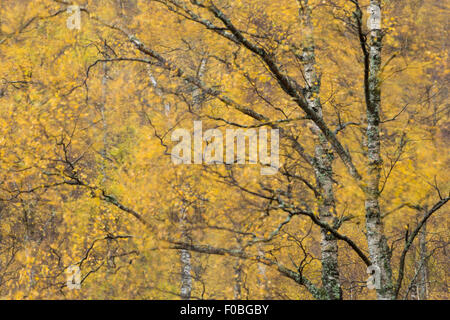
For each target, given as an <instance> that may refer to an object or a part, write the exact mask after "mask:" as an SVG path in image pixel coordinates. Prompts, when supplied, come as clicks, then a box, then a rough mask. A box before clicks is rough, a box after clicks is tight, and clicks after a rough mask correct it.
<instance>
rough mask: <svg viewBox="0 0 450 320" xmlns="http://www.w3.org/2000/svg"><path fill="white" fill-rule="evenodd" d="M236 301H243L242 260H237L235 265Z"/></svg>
mask: <svg viewBox="0 0 450 320" xmlns="http://www.w3.org/2000/svg"><path fill="white" fill-rule="evenodd" d="M233 270H234V288H233V289H234V299H235V300H240V299H242V262H241V259H236V263H235V265H234V268H233Z"/></svg>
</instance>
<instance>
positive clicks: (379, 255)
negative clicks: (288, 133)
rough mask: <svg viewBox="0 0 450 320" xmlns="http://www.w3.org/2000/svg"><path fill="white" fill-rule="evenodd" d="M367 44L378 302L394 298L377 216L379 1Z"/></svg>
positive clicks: (369, 197) (370, 220)
mask: <svg viewBox="0 0 450 320" xmlns="http://www.w3.org/2000/svg"><path fill="white" fill-rule="evenodd" d="M368 18H369V21H370V22H369V26H370V29H371V30H370V40H369V41H370V43H369V57H368V58H369V61H368V63H369V65H368V69H369V70H366V72H367V71H368V78H367V79H366V82H367V83H366V88H365V89H366V97H367V132H366V134H367V157H368V164H367V177H368V178H367V179H368V180H367V189H366V200H365V210H366V230H367V243H368V247H369V254H370V259H371V261H372V264H373V265H374V266H375V272H376V275H375V276H376V277H379V280H380V281H379V284H380V286H379V287H378V288H377V297H378V299H381V300H388V299H393V298H394V294H393V284H392V270H391V254H390V250H389V247H388V244H387V240H386V237H385V235H384V228H383V223H382V221H381V214H380V204H379V196H380V187H379V185H380V173H381V167H382V159H381V155H380V132H379V127H380V108H381V90H380V83H381V81H380V69H381V48H382V31H381V27H380V26H381V1H380V0H371V1H370V9H369V17H368Z"/></svg>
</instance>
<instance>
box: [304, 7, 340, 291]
mask: <svg viewBox="0 0 450 320" xmlns="http://www.w3.org/2000/svg"><path fill="white" fill-rule="evenodd" d="M298 3H299V7H300V9H299V15H300V19H301V21H302V27H303V31H304V45H303V54H302V60H303V63H304V74H305V80H306V82H307V83H306V89H307V90H306V99H307V101H308V103H309V104H310V107H311V108H312V109H313V110H314V111H316V113H317V114H318V115H319V117H321V118H322V117H323V112H322V104H321V102H320V98H319V94H320V78H319V76H318V75H317V71H316V57H315V45H314V35H313V24H312V21H311V11H310V10H311V9H310V7H309V5H308V0H298ZM312 131H313V133H314V134H315V135H316V147H315V159H314V162H315V163H314V172H315V176H316V181H317V185H318V187H319V190H320V191H321V193H322V199H319V217H320V220H322V221H323V222H326V223H327V224H329V225H333V224H334V222H335V217H336V214H335V199H334V193H333V178H332V175H333V167H332V165H333V154H332V152H331V150H330V148H329V146H328V142H327V140H326V138H325V137H324V136H323V134H322V132H321V131H320V129H319V128H318V127H317V126H316V125H313V128H312ZM320 246H321V254H322V257H321V261H322V285H323V288H324V289H325V292H326V294H327V298H328V299H330V300H339V299H342V290H341V283H340V279H339V268H338V243H337V239H336V238H335V237H334V236H333V235H332V234H331V233H329V232H328V231H327V230H325V229H322V230H321V242H320Z"/></svg>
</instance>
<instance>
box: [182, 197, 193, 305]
mask: <svg viewBox="0 0 450 320" xmlns="http://www.w3.org/2000/svg"><path fill="white" fill-rule="evenodd" d="M186 211H187V209H186V208H185V207H184V204H183V206H182V208H181V211H180V228H181V238H182V239H183V240H184V241H187V240H188V239H189V233H188V230H187V227H186ZM180 262H181V291H180V296H181V298H182V299H184V300H189V299H190V298H191V292H192V275H191V271H192V265H191V252H190V251H189V250H184V249H181V250H180Z"/></svg>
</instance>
